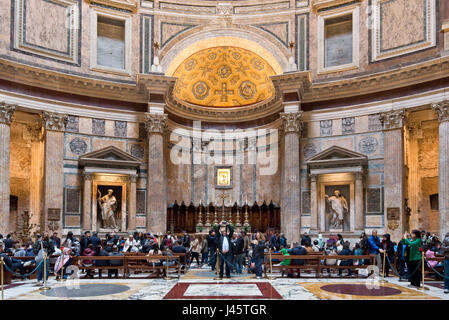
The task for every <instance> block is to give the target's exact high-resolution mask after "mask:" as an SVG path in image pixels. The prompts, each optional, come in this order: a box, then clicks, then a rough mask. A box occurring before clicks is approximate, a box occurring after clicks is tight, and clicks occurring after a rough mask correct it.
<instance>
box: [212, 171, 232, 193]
mask: <svg viewBox="0 0 449 320" xmlns="http://www.w3.org/2000/svg"><path fill="white" fill-rule="evenodd" d="M232 184H233V181H232V167H231V166H226V167H215V188H216V189H232V187H233V185H232Z"/></svg>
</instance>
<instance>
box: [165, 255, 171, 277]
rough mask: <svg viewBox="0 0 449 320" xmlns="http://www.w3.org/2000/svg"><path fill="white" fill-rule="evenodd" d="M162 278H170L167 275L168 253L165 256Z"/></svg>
mask: <svg viewBox="0 0 449 320" xmlns="http://www.w3.org/2000/svg"><path fill="white" fill-rule="evenodd" d="M164 280H170V278H169V277H168V254H167V255H166V256H165V277H164Z"/></svg>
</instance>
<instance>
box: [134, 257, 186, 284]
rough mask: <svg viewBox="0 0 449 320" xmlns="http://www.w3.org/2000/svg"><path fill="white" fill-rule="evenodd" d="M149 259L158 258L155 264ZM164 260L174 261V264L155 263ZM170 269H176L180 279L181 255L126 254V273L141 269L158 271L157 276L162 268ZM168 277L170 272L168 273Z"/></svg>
mask: <svg viewBox="0 0 449 320" xmlns="http://www.w3.org/2000/svg"><path fill="white" fill-rule="evenodd" d="M148 260H156V261H157V262H156V261H155V262H154V264H153V263H152V262H148ZM163 261H165V262H169V261H174V264H173V265H170V264H168V267H167V266H164V265H155V264H156V263H158V262H159V263H162V262H163ZM167 269H168V271H170V269H176V271H177V273H178V279H179V278H180V277H181V264H180V263H179V257H176V256H171V257H170V256H164V255H151V256H148V255H135V256H132V255H126V256H125V274H126V275H127V274H129V271H130V270H139V271H146V270H151V271H156V272H157V274H156V275H157V276H159V275H160V271H161V270H167ZM167 277H168V273H167Z"/></svg>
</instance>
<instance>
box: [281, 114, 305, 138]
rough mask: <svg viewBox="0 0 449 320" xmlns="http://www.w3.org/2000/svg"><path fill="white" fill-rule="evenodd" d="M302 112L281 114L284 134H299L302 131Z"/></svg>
mask: <svg viewBox="0 0 449 320" xmlns="http://www.w3.org/2000/svg"><path fill="white" fill-rule="evenodd" d="M302 118H303V111H298V112H285V113H281V119H282V120H283V121H282V122H283V125H284V132H285V133H290V132H292V133H300V132H301V131H302V129H303V121H302Z"/></svg>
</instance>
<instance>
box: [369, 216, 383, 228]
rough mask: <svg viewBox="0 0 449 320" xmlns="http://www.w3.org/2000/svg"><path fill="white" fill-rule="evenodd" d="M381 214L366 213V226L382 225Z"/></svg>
mask: <svg viewBox="0 0 449 320" xmlns="http://www.w3.org/2000/svg"><path fill="white" fill-rule="evenodd" d="M383 218H384V216H383V215H367V216H365V221H366V227H367V228H369V227H371V228H373V227H382V226H383Z"/></svg>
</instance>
